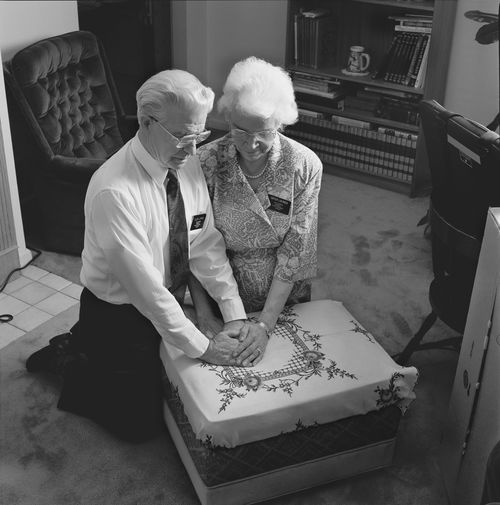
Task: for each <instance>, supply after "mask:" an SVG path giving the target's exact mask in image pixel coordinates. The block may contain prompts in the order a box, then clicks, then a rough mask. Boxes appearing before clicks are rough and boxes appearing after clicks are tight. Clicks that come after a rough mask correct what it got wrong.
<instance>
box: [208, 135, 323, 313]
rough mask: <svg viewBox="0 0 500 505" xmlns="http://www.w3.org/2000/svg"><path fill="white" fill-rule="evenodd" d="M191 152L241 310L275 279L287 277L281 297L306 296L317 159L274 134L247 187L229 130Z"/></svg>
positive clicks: (259, 301) (258, 305) (312, 268)
mask: <svg viewBox="0 0 500 505" xmlns="http://www.w3.org/2000/svg"><path fill="white" fill-rule="evenodd" d="M198 157H199V159H200V162H201V166H202V169H203V172H204V174H205V178H206V180H207V185H208V189H209V193H210V197H211V199H212V204H213V209H214V218H215V225H216V227H217V228H218V229H219V230H220V231H221V233H222V235H223V236H224V239H225V242H226V248H227V255H228V257H229V261H230V263H231V266H232V268H233V273H234V276H235V278H236V281H237V283H238V288H239V291H240V296H241V298H242V300H243V304H244V305H245V310H246V311H247V312H252V311H257V310H261V309H262V308H263V306H264V303H265V301H266V298H267V294H268V292H269V289H270V287H271V283H272V280H273V278H274V277H277V278H278V279H280V280H282V281H286V282H292V283H294V287H293V289H292V292H291V294H290V296H289V298H288V301H287V303H298V302H303V301H308V300H309V299H310V291H311V282H310V279H311V278H313V277H314V276H315V275H316V248H317V224H318V195H319V190H320V185H321V174H322V170H323V167H322V164H321V161H320V160H319V158H318V157H317V156H316V155H315V154H314V153H313V152H312V151H311V150H310V149H308V148H307V147H305V146H303V145H302V144H299V143H298V142H296V141H294V140H292V139H289V138H288V137H285V136H284V135H282V134H280V133H278V134H277V135H276V139H275V142H274V144H273V146H272V148H271V150H270V152H269V158H268V165H267V168H266V171H265V173H264V176H263V177H264V182H263V184H261V186H260V187H259V188H258V189H257V191H255V192H254V190H253V189H252V187H251V186H250V184H249V183H248V181H247V179H246V177H245V176H244V174H243V173H242V172H241V169H240V167H239V164H238V156H237V150H236V148H235V146H234V144H233V142H232V141H231V138H230V137H229V135H226V136H225V137H222V138H221V139H218V140H216V141H214V142H211V143H209V144H206V145H204V146H202V147H200V148H199V149H198Z"/></svg>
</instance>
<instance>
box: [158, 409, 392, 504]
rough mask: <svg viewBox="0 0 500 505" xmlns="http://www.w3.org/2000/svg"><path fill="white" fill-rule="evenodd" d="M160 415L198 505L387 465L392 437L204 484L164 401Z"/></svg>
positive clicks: (288, 489) (255, 496)
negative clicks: (214, 484) (210, 484)
mask: <svg viewBox="0 0 500 505" xmlns="http://www.w3.org/2000/svg"><path fill="white" fill-rule="evenodd" d="M164 418H165V422H166V424H167V427H168V430H169V432H170V435H171V437H172V439H173V441H174V444H175V446H176V448H177V451H178V452H179V455H180V457H181V460H182V462H183V464H184V466H185V468H186V470H187V472H188V475H189V477H190V479H191V482H192V483H193V486H194V488H195V491H196V494H197V495H198V498H199V500H200V502H201V504H202V505H249V504H252V503H259V502H261V501H264V500H269V499H271V498H275V497H278V496H282V495H286V494H290V493H295V492H297V491H301V490H303V489H308V488H312V487H315V486H318V485H321V484H326V483H327V482H333V481H336V480H340V479H344V478H346V477H351V476H354V475H359V474H360V473H364V472H369V471H372V470H376V469H379V468H384V467H386V466H389V465H390V464H391V462H392V458H393V454H394V445H395V438H391V439H389V440H385V441H382V442H378V443H374V444H369V445H366V446H363V447H359V448H357V449H353V450H350V451H344V452H340V453H336V454H332V455H331V456H326V457H323V458H319V459H316V460H309V461H307V462H304V463H299V464H296V465H292V466H287V467H284V468H281V469H278V470H273V471H270V472H266V473H261V474H258V475H253V476H250V477H247V478H245V479H239V480H235V481H231V482H227V483H224V484H220V485H217V486H211V487H208V486H207V485H205V483H204V482H203V481H202V479H201V477H200V475H199V473H198V471H197V469H196V466H195V464H194V462H193V459H192V458H191V455H190V453H189V450H188V448H187V447H186V444H185V443H184V440H183V438H182V435H181V432H180V431H179V428H178V426H177V423H176V421H175V419H174V417H173V415H172V413H171V412H170V409H169V408H168V405H167V404H166V402H165V403H164Z"/></svg>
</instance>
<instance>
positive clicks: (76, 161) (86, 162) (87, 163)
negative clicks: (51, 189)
mask: <svg viewBox="0 0 500 505" xmlns="http://www.w3.org/2000/svg"><path fill="white" fill-rule="evenodd" d="M105 161H106V160H102V159H97V158H70V157H68V156H59V155H57V156H54V157H53V158H52V160H51V161H50V162H49V167H48V168H49V172H50V173H51V174H52V175H53V176H54V177H55V178H56V179H57V180H59V181H65V182H70V183H76V184H85V185H87V184H88V183H89V181H90V178H91V177H92V175H93V174H94V172H95V171H96V170H97V169H98V168H99V167H100V166H101V165H102V164H103V163H104V162H105Z"/></svg>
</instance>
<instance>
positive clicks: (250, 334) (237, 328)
mask: <svg viewBox="0 0 500 505" xmlns="http://www.w3.org/2000/svg"><path fill="white" fill-rule="evenodd" d="M267 342H268V337H267V334H266V331H265V330H264V328H263V327H262V326H260V325H258V324H255V323H252V322H251V321H230V322H228V323H226V324H224V327H223V329H222V331H221V332H219V333H218V334H217V335H216V336H215V337H213V338H212V339H211V340H210V344H209V346H208V349H207V351H206V352H205V354H203V356H201V359H202V360H204V361H207V362H209V363H213V364H217V365H237V366H254V365H256V364H257V363H259V362H260V361H261V360H262V358H263V356H264V352H265V350H266V346H267Z"/></svg>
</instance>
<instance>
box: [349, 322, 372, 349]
mask: <svg viewBox="0 0 500 505" xmlns="http://www.w3.org/2000/svg"><path fill="white" fill-rule="evenodd" d="M351 323H352V324H353V325H354V330H352V331H354V332H355V333H361V334H362V335H364V336H365V337H366V338H367V339H368V341H369V342H371V343H372V344H374V343H375V340H373V337H372V336H371V335H370V333H369V332H368V331H367V330H365V329H364V328H362V327H361V326H360V325H359V323H358V322H357V321H353V320H352V319H351Z"/></svg>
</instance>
